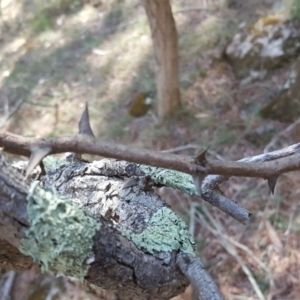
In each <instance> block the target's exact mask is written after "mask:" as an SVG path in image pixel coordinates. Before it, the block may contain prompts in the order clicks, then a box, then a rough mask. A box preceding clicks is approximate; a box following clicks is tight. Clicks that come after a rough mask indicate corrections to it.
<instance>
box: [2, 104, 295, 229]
mask: <svg viewBox="0 0 300 300" xmlns="http://www.w3.org/2000/svg"><path fill="white" fill-rule="evenodd" d="M0 147H3V148H4V151H7V152H9V153H13V154H18V155H24V156H28V157H30V161H29V164H28V166H27V171H26V175H27V176H28V175H29V174H30V173H31V172H32V171H33V169H34V168H35V167H36V166H37V165H38V164H39V163H40V162H41V160H42V159H43V158H44V157H45V156H47V155H49V154H57V153H64V152H73V153H77V154H83V153H86V154H94V155H100V156H104V157H108V158H115V159H118V160H125V161H129V162H135V163H137V164H141V165H148V166H153V167H159V168H163V169H170V170H175V171H179V172H183V173H186V174H190V175H192V176H193V179H194V183H195V186H196V189H194V191H193V192H192V194H196V195H199V196H201V197H202V198H203V199H204V200H205V201H207V202H209V203H210V204H212V205H214V206H216V207H218V208H219V209H221V210H222V211H224V212H225V213H226V214H229V215H230V216H232V217H233V218H235V219H236V220H238V221H239V222H241V223H243V224H246V223H247V222H248V221H249V217H250V213H249V212H248V211H247V210H246V209H244V208H242V207H241V206H240V205H239V204H237V203H236V202H235V201H232V200H230V199H228V198H226V197H225V196H224V195H222V194H221V193H220V191H219V188H218V186H219V185H220V184H221V183H222V182H224V181H226V180H227V179H228V178H229V177H230V176H244V177H259V178H265V179H267V180H268V183H269V187H270V190H271V192H274V189H275V185H276V181H277V178H278V176H279V175H281V174H282V173H285V172H289V171H294V170H299V169H300V155H299V153H300V143H297V144H294V145H291V146H288V147H285V148H282V149H280V150H277V151H273V152H269V153H264V154H261V155H257V156H253V157H245V158H243V159H241V160H239V161H235V162H234V161H221V160H212V159H207V158H206V156H205V154H206V151H204V152H203V153H201V154H200V155H198V156H197V157H190V156H183V155H176V154H170V153H168V154H166V153H162V152H157V151H151V150H146V149H139V148H134V147H127V146H124V145H120V144H116V143H112V142H108V141H102V140H97V139H96V138H95V136H94V134H93V132H92V129H91V127H90V123H89V116H88V109H87V107H86V109H85V111H84V113H83V115H82V118H81V120H80V124H79V134H76V135H70V136H64V137H57V138H26V137H22V136H18V135H14V134H12V133H8V132H0ZM179 188H180V187H179Z"/></svg>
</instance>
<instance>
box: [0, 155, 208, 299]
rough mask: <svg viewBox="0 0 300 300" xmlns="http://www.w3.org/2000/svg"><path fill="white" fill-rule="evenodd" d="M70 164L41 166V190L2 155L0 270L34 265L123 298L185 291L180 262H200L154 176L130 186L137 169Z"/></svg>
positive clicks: (49, 161) (108, 163)
mask: <svg viewBox="0 0 300 300" xmlns="http://www.w3.org/2000/svg"><path fill="white" fill-rule="evenodd" d="M71 158H72V157H69V158H68V159H67V160H64V161H61V162H60V161H59V160H58V159H56V158H53V157H49V158H47V159H45V160H44V162H45V168H46V172H47V175H46V176H42V178H41V182H40V184H41V185H42V186H43V187H44V188H43V189H42V188H41V187H40V186H38V185H37V182H36V183H35V184H33V183H30V179H27V181H25V179H24V177H23V175H21V173H20V172H18V171H17V170H16V169H15V168H13V167H12V166H10V165H9V164H7V163H6V162H5V161H4V159H3V156H2V154H1V155H0V215H1V218H0V244H1V253H0V265H1V266H3V265H6V266H8V267H9V268H10V267H14V268H15V265H18V270H24V269H26V268H28V267H30V266H33V265H34V266H35V268H38V269H39V268H40V269H41V270H44V271H45V270H49V271H51V272H53V273H62V274H64V275H66V276H72V277H76V278H78V279H81V280H84V281H86V282H90V283H93V284H95V285H98V286H101V287H104V288H106V289H116V288H117V289H118V294H119V295H123V296H122V299H128V298H130V297H138V298H139V299H169V298H170V297H172V296H175V295H178V294H179V293H181V292H182V291H183V290H184V289H185V287H186V286H187V281H186V279H185V278H184V276H183V274H182V273H181V272H180V270H179V269H178V267H177V256H178V254H179V253H189V255H191V256H192V257H193V256H195V254H194V250H193V244H192V242H191V241H190V237H189V234H188V231H187V228H186V226H185V224H184V223H183V222H182V221H181V220H180V219H179V218H178V217H177V216H176V215H175V214H174V213H173V212H172V211H171V210H170V209H169V208H168V207H167V206H166V204H165V203H164V202H163V201H162V200H161V199H160V198H159V197H158V196H157V195H156V194H154V193H153V191H152V184H151V181H149V178H148V177H147V176H146V177H140V178H135V179H134V178H133V179H134V180H131V182H129V181H128V179H126V178H128V177H131V176H132V175H133V174H134V175H141V171H140V170H139V168H138V167H137V165H135V164H131V165H130V164H129V163H127V162H119V161H117V162H115V161H113V160H102V161H98V162H93V163H86V162H83V161H78V160H76V159H75V160H72V159H71ZM50 188H51V190H49V189H50ZM67 198H68V199H72V202H71V201H69V200H67ZM103 216H105V218H104V217H103ZM176 228H177V229H176ZM3 241H5V242H3ZM11 244H13V246H12V245H11ZM12 250H13V251H12ZM14 253H16V254H14ZM30 257H32V258H30ZM16 260H17V261H20V262H22V263H21V264H20V263H15V261H16ZM12 261H13V262H14V263H12ZM34 262H35V264H34ZM202 272H204V273H205V271H204V270H202ZM202 275H203V273H201V274H200V278H201V276H202ZM116 282H118V284H117V285H116Z"/></svg>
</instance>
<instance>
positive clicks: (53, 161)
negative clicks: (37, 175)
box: [43, 155, 62, 171]
mask: <svg viewBox="0 0 300 300" xmlns="http://www.w3.org/2000/svg"><path fill="white" fill-rule="evenodd" d="M61 162H62V161H61V160H60V159H59V158H58V157H55V156H52V155H48V156H46V157H45V158H44V159H43V163H44V166H45V168H46V170H48V171H49V170H56V169H58V168H59V166H60V164H61Z"/></svg>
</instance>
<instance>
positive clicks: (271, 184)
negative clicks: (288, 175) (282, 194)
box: [268, 175, 279, 194]
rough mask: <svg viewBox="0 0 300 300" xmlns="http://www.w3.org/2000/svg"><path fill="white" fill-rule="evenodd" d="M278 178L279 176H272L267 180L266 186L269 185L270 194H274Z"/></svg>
mask: <svg viewBox="0 0 300 300" xmlns="http://www.w3.org/2000/svg"><path fill="white" fill-rule="evenodd" d="M278 177H279V176H277V175H276V176H272V177H269V178H268V185H269V189H270V191H271V193H272V194H274V191H275V186H276V183H277V179H278Z"/></svg>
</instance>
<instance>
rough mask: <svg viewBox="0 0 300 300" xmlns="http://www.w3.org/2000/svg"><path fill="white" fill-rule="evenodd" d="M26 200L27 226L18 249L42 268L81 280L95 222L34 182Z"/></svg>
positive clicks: (83, 211) (85, 272) (98, 227)
mask: <svg viewBox="0 0 300 300" xmlns="http://www.w3.org/2000/svg"><path fill="white" fill-rule="evenodd" d="M27 202H28V204H27V213H28V221H29V222H30V224H31V225H30V228H29V229H27V230H26V231H25V238H23V239H22V240H21V247H20V250H21V252H22V253H24V254H26V255H30V256H31V257H32V258H33V260H34V261H35V262H38V263H40V264H41V269H42V271H51V272H53V273H62V274H64V275H66V276H73V277H76V278H77V279H79V280H83V279H84V276H85V275H86V274H87V270H88V266H87V265H86V264H84V261H85V259H87V258H89V257H90V256H91V253H92V247H93V236H94V235H95V233H96V231H97V230H99V229H100V224H99V222H98V221H97V220H96V218H95V217H94V216H92V215H91V214H90V213H89V212H88V211H86V210H85V209H84V208H82V207H81V208H80V207H79V206H78V205H75V204H74V203H72V202H71V201H69V200H67V199H63V198H62V197H60V196H59V195H57V192H56V191H55V190H51V191H45V190H43V189H42V188H40V187H39V186H37V183H32V185H31V189H30V193H29V194H28V196H27Z"/></svg>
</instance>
